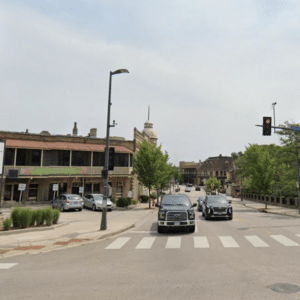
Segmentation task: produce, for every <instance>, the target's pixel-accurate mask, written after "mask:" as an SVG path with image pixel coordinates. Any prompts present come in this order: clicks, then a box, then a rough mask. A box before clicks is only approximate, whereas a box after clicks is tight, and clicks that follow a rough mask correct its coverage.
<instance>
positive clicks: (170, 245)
mask: <svg viewBox="0 0 300 300" xmlns="http://www.w3.org/2000/svg"><path fill="white" fill-rule="evenodd" d="M180 244H181V237H169V238H168V241H167V244H166V247H165V248H167V249H175V248H180Z"/></svg>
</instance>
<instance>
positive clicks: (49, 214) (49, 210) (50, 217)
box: [43, 207, 53, 226]
mask: <svg viewBox="0 0 300 300" xmlns="http://www.w3.org/2000/svg"><path fill="white" fill-rule="evenodd" d="M43 215H44V218H45V220H46V225H47V226H50V225H52V221H53V209H52V208H51V207H48V208H45V209H44V210H43Z"/></svg>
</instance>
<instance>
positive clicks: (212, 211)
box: [202, 195, 233, 220]
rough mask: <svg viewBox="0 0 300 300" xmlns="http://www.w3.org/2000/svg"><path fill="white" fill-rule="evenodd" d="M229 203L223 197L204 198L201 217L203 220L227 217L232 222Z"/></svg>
mask: <svg viewBox="0 0 300 300" xmlns="http://www.w3.org/2000/svg"><path fill="white" fill-rule="evenodd" d="M232 214H233V211H232V207H231V201H227V199H226V198H225V197H224V196H221V195H217V196H206V197H205V199H204V202H203V204H202V216H204V217H205V220H208V219H210V218H211V217H228V219H229V220H232Z"/></svg>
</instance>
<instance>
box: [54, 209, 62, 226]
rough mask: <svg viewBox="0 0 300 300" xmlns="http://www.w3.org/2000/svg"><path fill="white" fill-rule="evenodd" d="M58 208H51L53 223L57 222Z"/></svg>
mask: <svg viewBox="0 0 300 300" xmlns="http://www.w3.org/2000/svg"><path fill="white" fill-rule="evenodd" d="M59 215H60V210H59V209H58V208H55V209H53V221H52V222H53V224H57V221H58V219H59Z"/></svg>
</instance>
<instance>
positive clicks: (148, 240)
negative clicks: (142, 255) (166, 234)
mask: <svg viewBox="0 0 300 300" xmlns="http://www.w3.org/2000/svg"><path fill="white" fill-rule="evenodd" d="M155 239H156V237H144V238H143V239H142V240H141V241H140V242H139V244H138V245H137V246H136V247H135V249H150V248H151V247H152V244H153V242H154V240H155Z"/></svg>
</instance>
